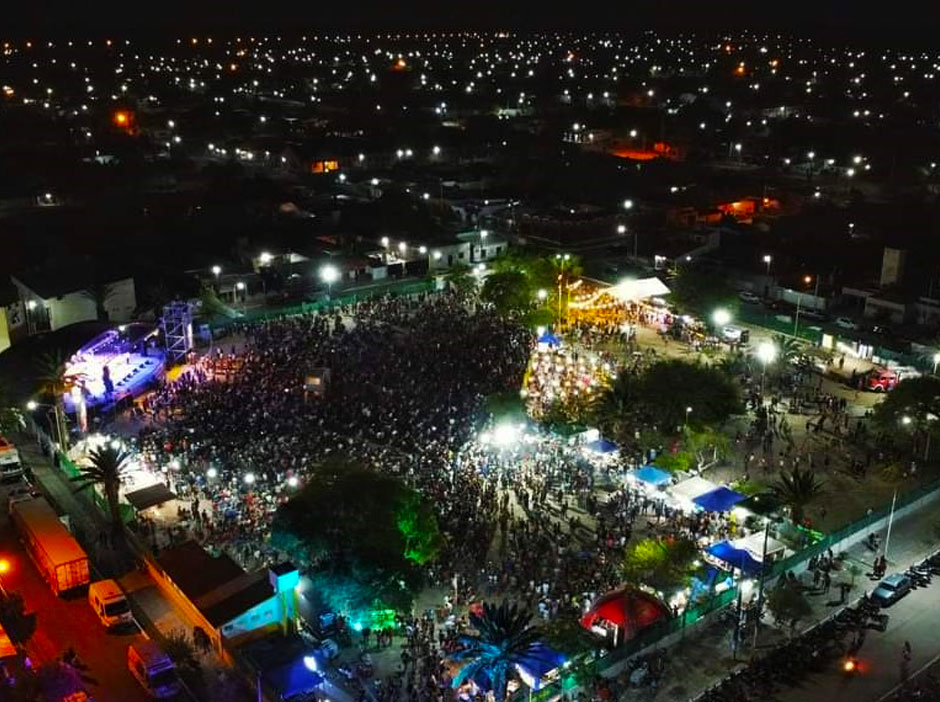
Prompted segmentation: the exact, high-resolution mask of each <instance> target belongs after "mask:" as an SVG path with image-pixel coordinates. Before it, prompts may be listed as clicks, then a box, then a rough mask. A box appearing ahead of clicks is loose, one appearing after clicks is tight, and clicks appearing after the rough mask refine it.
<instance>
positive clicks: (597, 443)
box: [584, 439, 619, 453]
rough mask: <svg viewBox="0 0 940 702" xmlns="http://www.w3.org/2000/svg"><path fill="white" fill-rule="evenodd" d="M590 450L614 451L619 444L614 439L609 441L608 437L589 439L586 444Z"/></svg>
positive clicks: (596, 451) (598, 451)
mask: <svg viewBox="0 0 940 702" xmlns="http://www.w3.org/2000/svg"><path fill="white" fill-rule="evenodd" d="M584 448H586V449H587V450H588V451H594V452H595V453H613V452H614V451H616V450H617V449H618V448H619V446H617V444H615V443H614V442H613V441H608V440H607V439H595V440H594V441H589V442H587V443H586V444H585V445H584Z"/></svg>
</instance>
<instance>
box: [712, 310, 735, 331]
mask: <svg viewBox="0 0 940 702" xmlns="http://www.w3.org/2000/svg"><path fill="white" fill-rule="evenodd" d="M712 321H713V322H714V323H715V325H716V326H719V327H723V326H725V325H726V324H728V323H729V322H731V313H730V312H729V311H728V310H726V309H725V308H723V307H719V308H718V309H717V310H715V311H714V312H713V313H712Z"/></svg>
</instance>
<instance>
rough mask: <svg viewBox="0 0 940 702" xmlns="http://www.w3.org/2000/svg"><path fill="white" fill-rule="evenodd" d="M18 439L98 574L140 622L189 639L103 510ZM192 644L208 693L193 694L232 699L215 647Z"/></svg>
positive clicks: (188, 627)
mask: <svg viewBox="0 0 940 702" xmlns="http://www.w3.org/2000/svg"><path fill="white" fill-rule="evenodd" d="M17 439H18V442H17V449H18V450H19V452H20V457H21V459H22V461H23V463H24V465H26V466H27V467H28V468H29V469H30V470H31V471H32V473H33V475H34V476H35V479H36V481H37V483H38V486H39V487H41V488H42V490H43V492H44V493H45V494H46V495H47V496H48V497H49V498H50V499H51V501H52V502H54V503H55V505H56V506H57V507H58V508H59V510H60V511H64V512H65V513H66V514H67V515H68V517H69V521H70V524H71V529H72V532H73V533H74V534H75V537H76V538H77V539H78V541H79V542H81V543H82V545H83V546H84V547H85V550H86V552H87V553H88V555H89V557H90V558H91V560H92V563H93V566H94V568H95V570H96V571H97V573H98V575H99V576H100V577H109V578H114V579H115V580H116V581H117V582H118V583H119V584H120V586H121V588H122V589H123V590H124V592H125V593H126V595H127V597H128V600H129V601H130V604H131V609H132V611H133V612H134V614H135V617H136V618H137V621H138V623H139V624H140V626H141V628H143V629H144V630H145V631H146V632H147V633H148V635H150V636H151V637H152V638H155V639H157V640H161V639H165V638H166V636H167V635H169V634H171V633H173V632H174V631H176V632H179V631H182V632H183V633H184V634H185V635H186V636H187V637H188V638H189V639H190V640H191V639H192V631H193V628H194V626H195V624H194V623H193V622H192V621H190V620H189V618H188V617H187V616H186V614H185V613H184V612H183V611H182V610H180V609H178V608H176V607H174V606H173V604H172V603H171V602H170V601H169V600H168V599H167V598H165V597H164V596H163V593H162V592H160V590H159V588H158V587H157V586H156V584H155V583H154V582H153V580H152V578H151V577H150V575H149V574H146V573H142V572H140V571H139V570H138V569H137V568H136V567H135V558H134V557H133V556H132V555H131V554H130V553H121V552H119V551H118V550H117V549H114V548H112V547H111V546H110V545H109V539H107V535H108V533H109V531H110V526H109V525H108V523H107V522H106V521H105V518H104V515H103V514H102V513H101V511H100V510H99V509H98V508H97V507H96V506H95V505H94V504H92V503H91V502H90V500H89V499H88V498H87V497H85V496H84V495H83V494H82V493H76V492H75V491H74V487H73V485H72V484H71V483H70V481H69V480H68V479H67V478H66V477H65V476H64V475H63V474H62V473H61V472H60V471H59V470H58V469H56V468H54V467H53V466H52V465H51V461H50V458H49V457H48V456H46V455H44V454H43V452H42V450H41V449H40V447H39V445H38V442H37V440H36V439H35V438H33V437H30V436H28V435H25V434H23V435H20V436H19V437H17ZM194 648H195V647H194ZM195 650H197V656H198V660H199V662H200V665H201V668H202V673H203V677H204V681H205V685H204V690H205V692H206V693H207V694H205V695H204V696H202V695H200V696H198V697H197V699H205V700H209V701H210V702H216V701H217V702H227V701H228V700H231V699H233V697H232V691H233V689H232V688H233V686H234V685H238V684H239V683H240V680H239V679H238V676H237V675H236V674H235V673H234V672H230V669H228V667H227V666H226V665H225V664H224V663H223V662H222V660H221V659H220V658H219V656H218V654H217V653H216V652H215V651H210V652H209V653H202V652H199V651H198V649H195Z"/></svg>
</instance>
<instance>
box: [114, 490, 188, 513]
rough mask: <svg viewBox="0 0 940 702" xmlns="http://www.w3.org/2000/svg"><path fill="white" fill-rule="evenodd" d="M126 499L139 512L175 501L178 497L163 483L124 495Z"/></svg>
mask: <svg viewBox="0 0 940 702" xmlns="http://www.w3.org/2000/svg"><path fill="white" fill-rule="evenodd" d="M124 499H125V500H127V501H128V502H130V504H131V506H132V507H133V508H134V509H136V510H137V511H138V512H139V511H140V510H144V509H147V508H148V507H156V506H157V505H162V504H163V503H164V502H169V501H170V500H175V499H176V495H175V494H174V493H173V492H172V491H171V490H170V489H169V488H168V487H167V486H166V485H164V484H163V483H154V484H153V485H150V486H148V487H145V488H141V489H140V490H134V492H127V493H124Z"/></svg>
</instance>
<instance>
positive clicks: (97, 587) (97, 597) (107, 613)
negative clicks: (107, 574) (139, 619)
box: [88, 580, 134, 628]
mask: <svg viewBox="0 0 940 702" xmlns="http://www.w3.org/2000/svg"><path fill="white" fill-rule="evenodd" d="M88 604H90V605H91V608H92V609H93V610H95V614H97V615H98V619H100V620H101V623H102V624H104V625H105V626H106V627H108V628H111V627H112V626H119V625H121V624H130V623H131V622H132V621H134V617H133V615H132V614H131V608H130V605H129V604H128V603H127V598H126V597H124V593H123V592H121V588H119V587H118V584H117V583H116V582H114V581H113V580H99V581H98V582H96V583H92V584H91V585H89V586H88Z"/></svg>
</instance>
